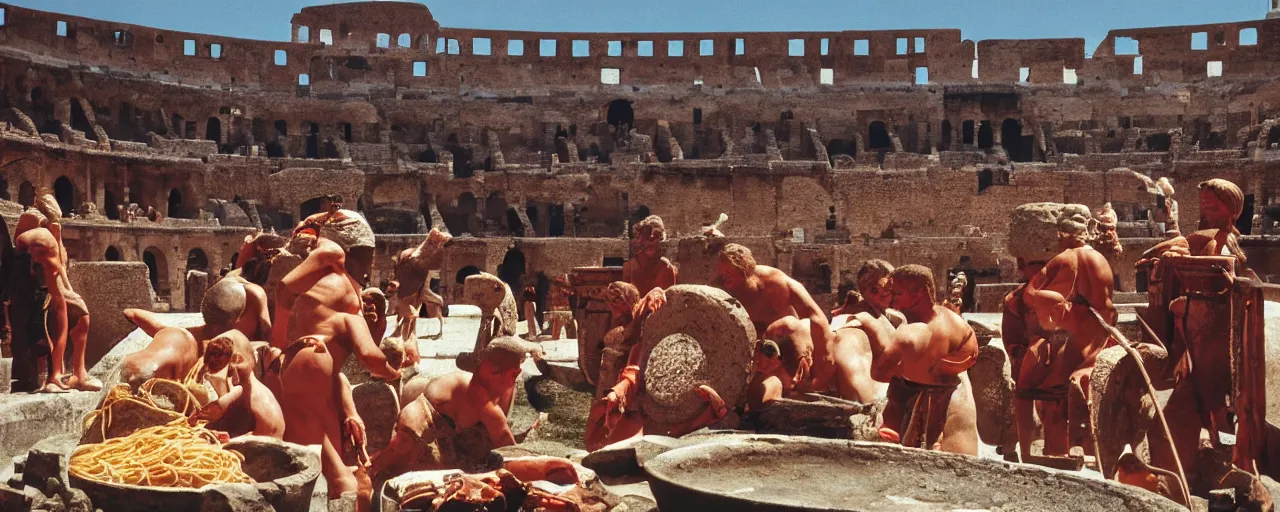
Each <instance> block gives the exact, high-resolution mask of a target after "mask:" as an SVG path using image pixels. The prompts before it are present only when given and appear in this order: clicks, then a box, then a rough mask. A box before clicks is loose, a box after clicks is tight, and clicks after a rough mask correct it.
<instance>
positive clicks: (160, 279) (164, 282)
mask: <svg viewBox="0 0 1280 512" xmlns="http://www.w3.org/2000/svg"><path fill="white" fill-rule="evenodd" d="M142 263H144V264H146V266H147V276H148V277H149V278H150V279H151V289H152V290H155V292H156V295H158V296H159V297H160V300H162V301H168V300H169V291H170V287H169V259H168V258H167V257H165V255H164V251H161V250H160V249H157V248H156V247H154V246H152V247H147V248H146V249H145V250H143V251H142Z"/></svg>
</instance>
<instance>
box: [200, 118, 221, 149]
mask: <svg viewBox="0 0 1280 512" xmlns="http://www.w3.org/2000/svg"><path fill="white" fill-rule="evenodd" d="M204 138H206V139H209V140H211V141H213V142H215V143H217V144H218V145H219V146H221V145H222V120H221V119H218V118H216V117H210V118H209V120H208V121H205V123H204Z"/></svg>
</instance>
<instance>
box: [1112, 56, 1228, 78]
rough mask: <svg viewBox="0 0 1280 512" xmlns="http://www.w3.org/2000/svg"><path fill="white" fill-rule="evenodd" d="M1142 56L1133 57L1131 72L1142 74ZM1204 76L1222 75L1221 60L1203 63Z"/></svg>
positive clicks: (1215, 76) (1214, 76)
mask: <svg viewBox="0 0 1280 512" xmlns="http://www.w3.org/2000/svg"><path fill="white" fill-rule="evenodd" d="M1142 71H1143V70H1142V56H1141V55H1139V56H1137V57H1134V58H1133V74H1135V75H1141V74H1142ZM1205 76H1207V77H1209V78H1217V77H1220V76H1222V61H1220V60H1211V61H1209V62H1208V63H1207V64H1206V65H1205Z"/></svg>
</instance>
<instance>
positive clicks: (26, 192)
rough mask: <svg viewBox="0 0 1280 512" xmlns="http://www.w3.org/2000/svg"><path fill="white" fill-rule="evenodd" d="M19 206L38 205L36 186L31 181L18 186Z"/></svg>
mask: <svg viewBox="0 0 1280 512" xmlns="http://www.w3.org/2000/svg"><path fill="white" fill-rule="evenodd" d="M18 204H20V205H22V206H24V207H26V206H31V205H33V204H36V186H35V185H32V184H31V182H30V181H23V182H22V184H21V185H18Z"/></svg>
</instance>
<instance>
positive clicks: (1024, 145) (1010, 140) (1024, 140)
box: [1000, 119, 1035, 162]
mask: <svg viewBox="0 0 1280 512" xmlns="http://www.w3.org/2000/svg"><path fill="white" fill-rule="evenodd" d="M1000 144H1001V145H1003V146H1004V151H1005V153H1006V154H1008V155H1009V160H1012V161H1014V162H1030V161H1031V160H1032V159H1034V158H1035V137H1032V136H1026V137H1024V136H1023V135H1022V121H1019V120H1017V119H1005V120H1004V122H1002V123H1000Z"/></svg>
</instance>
